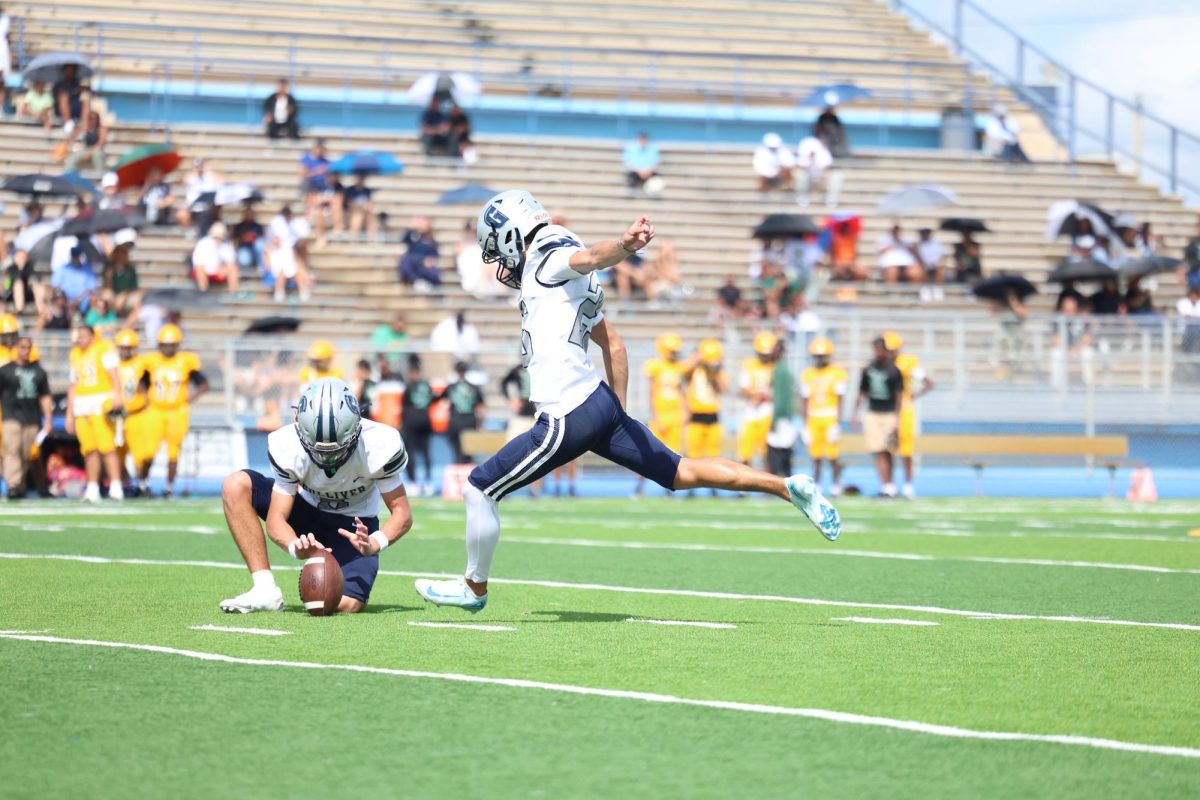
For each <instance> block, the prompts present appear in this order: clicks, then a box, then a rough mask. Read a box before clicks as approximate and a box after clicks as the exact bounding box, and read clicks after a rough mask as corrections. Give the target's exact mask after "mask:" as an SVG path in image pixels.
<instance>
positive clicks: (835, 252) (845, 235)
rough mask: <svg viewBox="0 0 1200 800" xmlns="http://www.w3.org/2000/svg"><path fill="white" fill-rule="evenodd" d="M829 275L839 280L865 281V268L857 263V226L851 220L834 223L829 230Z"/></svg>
mask: <svg viewBox="0 0 1200 800" xmlns="http://www.w3.org/2000/svg"><path fill="white" fill-rule="evenodd" d="M829 262H830V277H831V278H832V279H833V280H835V281H838V280H841V281H865V280H866V279H867V269H866V267H863V266H861V265H859V263H858V228H857V226H856V225H855V224H854V223H853V222H852V221H851V220H841V221H840V222H836V223H834V225H833V227H832V228H831V229H830V231H829Z"/></svg>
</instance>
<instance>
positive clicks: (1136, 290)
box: [1125, 277, 1155, 315]
mask: <svg viewBox="0 0 1200 800" xmlns="http://www.w3.org/2000/svg"><path fill="white" fill-rule="evenodd" d="M1125 313H1126V314H1130V315H1135V314H1137V315H1141V314H1154V313H1155V310H1154V301H1153V299H1152V298H1151V297H1150V292H1149V291H1147V290H1146V289H1145V288H1144V287H1143V286H1142V279H1141V278H1140V277H1137V278H1130V279H1129V285H1128V286H1127V287H1126V289H1125Z"/></svg>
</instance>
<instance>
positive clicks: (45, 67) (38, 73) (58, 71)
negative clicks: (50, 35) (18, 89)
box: [24, 53, 92, 84]
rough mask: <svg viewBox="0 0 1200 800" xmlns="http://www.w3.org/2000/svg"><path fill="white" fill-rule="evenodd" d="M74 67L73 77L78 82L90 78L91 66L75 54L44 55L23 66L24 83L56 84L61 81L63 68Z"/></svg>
mask: <svg viewBox="0 0 1200 800" xmlns="http://www.w3.org/2000/svg"><path fill="white" fill-rule="evenodd" d="M69 65H74V66H75V75H76V77H77V78H79V80H83V79H84V78H90V77H92V65H91V64H90V63H88V60H87V59H86V58H84V57H83V56H81V55H79V54H77V53H46V54H45V55H41V56H38V57H37V58H35V59H33V60H32V61H30V62H29V63H28V64H26V65H25V73H24V76H25V82H26V83H36V82H38V81H44V82H46V83H50V84H53V83H56V82H57V81H59V80H61V79H62V76H63V68H64V67H67V66H69Z"/></svg>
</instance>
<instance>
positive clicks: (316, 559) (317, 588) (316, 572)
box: [300, 550, 342, 617]
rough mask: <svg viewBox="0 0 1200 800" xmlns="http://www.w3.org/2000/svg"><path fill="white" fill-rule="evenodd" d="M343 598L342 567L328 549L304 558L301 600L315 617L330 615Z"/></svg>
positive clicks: (301, 574) (301, 577) (301, 575)
mask: <svg viewBox="0 0 1200 800" xmlns="http://www.w3.org/2000/svg"><path fill="white" fill-rule="evenodd" d="M341 600H342V568H341V567H340V566H338V562H337V559H335V558H334V557H333V554H332V553H330V552H329V551H328V550H322V551H321V552H320V554H319V555H315V556H313V557H312V558H306V559H304V568H303V569H302V570H300V601H301V602H302V603H304V609H305V610H306V611H307V612H308V613H309V614H312V615H313V616H314V617H328V616H329V615H330V614H332V613H333V612H335V611H337V607H338V603H340V602H341Z"/></svg>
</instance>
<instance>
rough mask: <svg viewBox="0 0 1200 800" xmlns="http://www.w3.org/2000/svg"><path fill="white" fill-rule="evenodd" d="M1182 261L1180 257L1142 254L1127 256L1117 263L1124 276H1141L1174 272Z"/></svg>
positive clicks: (1118, 269) (1118, 270)
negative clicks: (1134, 256) (1132, 256)
mask: <svg viewBox="0 0 1200 800" xmlns="http://www.w3.org/2000/svg"><path fill="white" fill-rule="evenodd" d="M1180 263H1182V262H1181V261H1180V260H1179V259H1178V258H1168V257H1167V256H1142V257H1140V258H1126V259H1124V260H1122V261H1121V262H1120V263H1119V264H1117V272H1119V273H1121V277H1122V278H1140V277H1142V276H1144V275H1157V274H1159V273H1160V272H1174V271H1175V270H1177V269H1179V265H1180Z"/></svg>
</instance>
